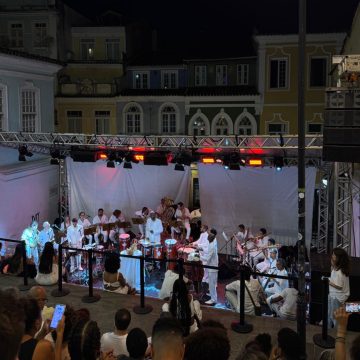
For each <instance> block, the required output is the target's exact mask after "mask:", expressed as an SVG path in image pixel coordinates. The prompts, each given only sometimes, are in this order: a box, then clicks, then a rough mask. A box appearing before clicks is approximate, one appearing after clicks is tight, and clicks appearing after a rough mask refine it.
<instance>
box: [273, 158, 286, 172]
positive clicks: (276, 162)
mask: <svg viewBox="0 0 360 360" xmlns="http://www.w3.org/2000/svg"><path fill="white" fill-rule="evenodd" d="M274 166H275V169H276V171H281V170H282V168H283V166H284V158H283V157H282V156H275V157H274Z"/></svg>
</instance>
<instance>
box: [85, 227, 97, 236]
mask: <svg viewBox="0 0 360 360" xmlns="http://www.w3.org/2000/svg"><path fill="white" fill-rule="evenodd" d="M96 228H97V225H90V226H88V227H87V228H86V229H84V235H92V234H95V233H96Z"/></svg>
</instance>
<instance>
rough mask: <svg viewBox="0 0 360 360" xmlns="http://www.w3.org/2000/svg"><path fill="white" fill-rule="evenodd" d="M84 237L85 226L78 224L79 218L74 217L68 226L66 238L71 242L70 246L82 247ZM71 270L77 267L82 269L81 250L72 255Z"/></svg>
mask: <svg viewBox="0 0 360 360" xmlns="http://www.w3.org/2000/svg"><path fill="white" fill-rule="evenodd" d="M83 238H84V228H83V227H82V226H81V225H79V224H78V220H77V218H73V219H72V225H70V226H69V227H68V230H67V234H66V239H67V241H68V242H69V246H70V247H72V248H77V249H81V248H82V242H83ZM70 264H71V268H70V272H71V273H72V272H74V271H75V270H76V269H78V270H80V271H82V270H83V268H82V267H81V252H79V253H76V255H74V256H71V257H70Z"/></svg>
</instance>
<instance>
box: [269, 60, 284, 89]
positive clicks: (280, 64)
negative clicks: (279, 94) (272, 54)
mask: <svg viewBox="0 0 360 360" xmlns="http://www.w3.org/2000/svg"><path fill="white" fill-rule="evenodd" d="M287 68H288V61H287V59H272V60H271V61H270V88H271V89H284V88H287V86H288V79H287V77H288V69H287Z"/></svg>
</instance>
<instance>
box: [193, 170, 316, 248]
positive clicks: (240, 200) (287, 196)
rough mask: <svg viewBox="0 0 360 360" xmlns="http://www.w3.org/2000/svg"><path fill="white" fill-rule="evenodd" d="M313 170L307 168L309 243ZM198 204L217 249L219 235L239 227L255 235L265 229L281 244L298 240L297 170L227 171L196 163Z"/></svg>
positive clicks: (232, 231) (313, 187)
mask: <svg viewBox="0 0 360 360" xmlns="http://www.w3.org/2000/svg"><path fill="white" fill-rule="evenodd" d="M315 176H316V169H315V168H307V169H306V242H307V245H309V244H310V240H311V228H312V218H313V216H312V213H313V202H314V201H313V199H314V189H315ZM199 186H200V202H201V213H202V219H203V223H205V224H208V225H209V226H210V227H215V228H216V229H217V231H218V233H220V234H219V235H218V237H217V239H218V242H219V248H221V247H222V246H223V244H224V238H223V236H222V235H221V233H222V232H223V231H224V232H225V233H226V234H227V235H231V234H232V233H234V232H237V227H238V225H239V224H241V223H242V224H245V226H248V227H250V229H251V230H252V232H253V234H254V235H255V234H256V233H257V232H258V230H259V228H261V227H264V228H266V229H267V231H268V232H270V233H271V237H272V238H274V239H275V240H276V241H277V242H280V243H282V244H295V242H296V241H297V238H298V235H297V234H298V230H297V229H298V210H297V209H298V196H297V194H298V187H297V168H296V167H284V168H283V169H282V171H279V172H277V171H276V170H275V169H274V168H250V167H244V168H241V170H240V171H231V170H226V169H225V168H224V167H223V166H220V165H211V166H210V165H204V164H199Z"/></svg>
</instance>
